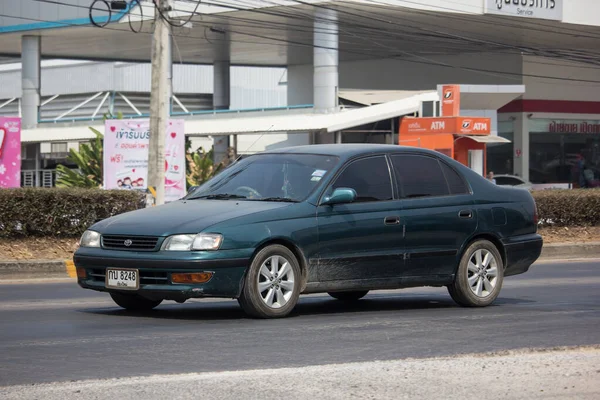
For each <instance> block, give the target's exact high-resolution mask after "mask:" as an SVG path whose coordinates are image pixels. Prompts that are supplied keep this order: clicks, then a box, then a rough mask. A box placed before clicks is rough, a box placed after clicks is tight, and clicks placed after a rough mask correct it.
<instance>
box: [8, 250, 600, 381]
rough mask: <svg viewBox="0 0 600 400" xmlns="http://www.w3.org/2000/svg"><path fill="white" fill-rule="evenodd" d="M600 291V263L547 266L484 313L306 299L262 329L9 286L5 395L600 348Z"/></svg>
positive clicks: (190, 311)
mask: <svg viewBox="0 0 600 400" xmlns="http://www.w3.org/2000/svg"><path fill="white" fill-rule="evenodd" d="M599 287H600V260H593V261H590V260H588V261H571V262H552V263H539V264H536V265H535V266H534V267H533V268H532V270H531V271H530V272H529V273H527V274H524V275H520V276H515V277H510V278H507V279H506V280H505V282H504V288H503V291H502V293H501V295H500V298H499V299H498V300H497V302H496V303H495V304H494V305H493V306H490V307H487V308H483V309H467V308H460V307H458V306H456V305H455V304H454V303H453V302H452V300H451V299H450V296H449V295H448V294H447V292H446V290H445V289H436V288H422V289H411V290H403V291H393V292H372V293H370V294H369V295H368V296H367V297H366V298H365V299H364V300H362V301H361V302H359V303H358V304H356V305H345V304H343V303H340V302H339V301H336V300H333V299H331V298H329V297H328V296H327V295H312V296H306V297H303V298H301V301H300V304H299V305H298V307H297V308H296V310H295V312H294V314H293V315H292V316H291V317H289V318H286V319H281V320H254V319H249V318H246V317H245V316H244V314H243V313H242V311H241V310H240V308H239V307H238V305H237V302H235V301H222V300H219V301H207V300H201V301H193V302H189V303H185V304H176V303H172V302H168V303H165V304H163V305H161V306H160V307H158V308H157V309H156V310H154V311H153V312H150V313H146V314H137V315H135V314H130V313H127V312H125V311H122V310H121V309H119V308H117V307H116V306H115V305H114V304H113V303H112V301H111V300H110V298H108V296H107V295H105V294H101V293H96V292H92V291H87V290H83V289H80V288H79V287H78V286H77V285H76V284H75V283H74V282H67V283H64V282H63V283H36V284H9V285H7V284H3V285H0V386H8V385H19V384H31V383H40V382H54V381H71V380H81V379H98V378H124V377H132V376H147V375H151V374H171V373H189V372H206V371H232V370H250V369H267V368H281V367H304V366H309V365H324V364H334V363H347V362H368V361H375V360H399V359H405V358H409V357H415V358H427V357H437V356H448V355H457V354H468V353H480V352H493V351H501V350H506V349H522V348H547V347H555V346H578V345H596V344H600V329H598V327H600V290H599Z"/></svg>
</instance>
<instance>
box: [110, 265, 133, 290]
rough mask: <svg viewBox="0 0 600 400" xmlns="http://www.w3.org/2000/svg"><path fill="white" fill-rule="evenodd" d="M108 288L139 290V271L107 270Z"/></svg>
mask: <svg viewBox="0 0 600 400" xmlns="http://www.w3.org/2000/svg"><path fill="white" fill-rule="evenodd" d="M106 287H107V288H111V289H125V290H137V289H139V287H140V274H139V272H138V270H137V269H107V270H106Z"/></svg>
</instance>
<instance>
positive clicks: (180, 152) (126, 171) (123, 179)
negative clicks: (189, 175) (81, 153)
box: [104, 119, 186, 202]
mask: <svg viewBox="0 0 600 400" xmlns="http://www.w3.org/2000/svg"><path fill="white" fill-rule="evenodd" d="M104 130H105V133H104V188H105V189H126V190H132V189H138V190H146V189H147V188H148V149H149V144H150V121H149V120H147V119H146V120H107V121H106V123H105V127H104ZM165 174H166V176H165V202H169V201H175V200H179V199H180V198H182V197H183V196H185V194H186V180H185V131H184V121H183V120H169V122H168V125H167V137H166V139H165Z"/></svg>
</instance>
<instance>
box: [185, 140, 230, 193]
mask: <svg viewBox="0 0 600 400" xmlns="http://www.w3.org/2000/svg"><path fill="white" fill-rule="evenodd" d="M185 157H186V159H187V171H188V172H187V177H186V178H187V183H188V186H197V185H201V184H203V183H204V182H206V181H207V180H209V179H210V178H212V177H213V176H215V175H216V174H218V173H219V172H220V171H221V170H222V169H223V168H224V167H225V162H220V163H219V164H217V165H215V164H214V162H213V150H210V151H208V152H205V151H204V150H203V149H202V148H200V149H199V150H197V151H195V152H193V153H187V154H186V156H185Z"/></svg>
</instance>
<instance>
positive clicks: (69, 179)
mask: <svg viewBox="0 0 600 400" xmlns="http://www.w3.org/2000/svg"><path fill="white" fill-rule="evenodd" d="M89 129H90V130H91V131H92V132H94V134H95V135H96V139H94V140H93V141H92V142H91V143H90V144H87V143H82V144H80V145H79V151H76V150H74V149H70V150H69V156H68V157H67V159H68V160H69V161H70V162H72V163H73V164H75V165H77V170H71V169H69V168H67V167H65V166H64V165H59V166H57V167H56V171H57V178H56V186H57V187H81V188H97V187H101V186H102V179H103V177H102V169H103V165H102V156H103V147H102V141H103V139H104V135H102V134H101V133H100V132H99V131H98V130H96V129H94V128H92V127H90V128H89Z"/></svg>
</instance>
